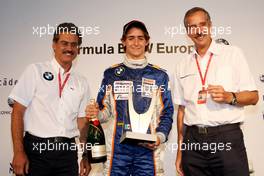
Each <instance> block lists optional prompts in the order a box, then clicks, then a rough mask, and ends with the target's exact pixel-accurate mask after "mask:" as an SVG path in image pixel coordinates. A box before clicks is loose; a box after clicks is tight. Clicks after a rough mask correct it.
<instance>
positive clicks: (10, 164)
mask: <svg viewBox="0 0 264 176" xmlns="http://www.w3.org/2000/svg"><path fill="white" fill-rule="evenodd" d="M13 173H14V169H13V167H12V163H9V174H11V175H12V174H13Z"/></svg>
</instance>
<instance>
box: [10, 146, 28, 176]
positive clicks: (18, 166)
mask: <svg viewBox="0 0 264 176" xmlns="http://www.w3.org/2000/svg"><path fill="white" fill-rule="evenodd" d="M12 167H13V171H14V173H15V174H16V175H19V176H20V175H25V174H28V168H29V161H28V158H27V155H26V153H25V152H24V151H21V152H17V153H15V154H14V157H13V162H12Z"/></svg>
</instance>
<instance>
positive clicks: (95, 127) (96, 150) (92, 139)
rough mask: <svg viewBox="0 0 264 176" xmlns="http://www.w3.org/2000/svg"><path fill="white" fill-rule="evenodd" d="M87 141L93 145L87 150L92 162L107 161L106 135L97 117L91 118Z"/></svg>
mask: <svg viewBox="0 0 264 176" xmlns="http://www.w3.org/2000/svg"><path fill="white" fill-rule="evenodd" d="M91 103H95V101H94V100H93V101H92V100H91ZM86 142H87V144H88V145H89V146H91V147H90V149H89V150H87V158H88V160H89V161H90V163H100V162H105V161H106V159H107V155H106V145H105V135H104V131H103V128H102V126H101V124H100V121H99V120H98V118H96V117H94V118H90V119H89V126H88V134H87V141H86Z"/></svg>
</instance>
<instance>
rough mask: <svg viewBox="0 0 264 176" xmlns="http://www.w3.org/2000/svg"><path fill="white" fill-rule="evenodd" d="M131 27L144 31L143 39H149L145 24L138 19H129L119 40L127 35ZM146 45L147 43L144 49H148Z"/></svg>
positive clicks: (122, 39)
mask: <svg viewBox="0 0 264 176" xmlns="http://www.w3.org/2000/svg"><path fill="white" fill-rule="evenodd" d="M132 28H138V29H141V30H142V31H143V33H144V38H145V40H146V41H149V39H150V36H149V33H148V30H147V28H146V26H145V24H144V23H143V22H141V21H138V20H132V21H130V22H128V23H126V24H125V25H124V27H123V34H122V38H121V41H124V40H125V39H126V35H127V33H128V31H129V30H130V29H132ZM148 46H149V44H148V45H147V46H146V47H145V51H147V50H148ZM125 50H126V48H125Z"/></svg>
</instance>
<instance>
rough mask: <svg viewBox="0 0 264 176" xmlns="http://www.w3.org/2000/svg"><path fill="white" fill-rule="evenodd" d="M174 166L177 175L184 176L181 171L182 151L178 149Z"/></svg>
mask: <svg viewBox="0 0 264 176" xmlns="http://www.w3.org/2000/svg"><path fill="white" fill-rule="evenodd" d="M175 166H176V171H177V173H178V175H179V176H184V174H183V170H182V151H181V150H180V149H178V152H177V157H176V162H175Z"/></svg>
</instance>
